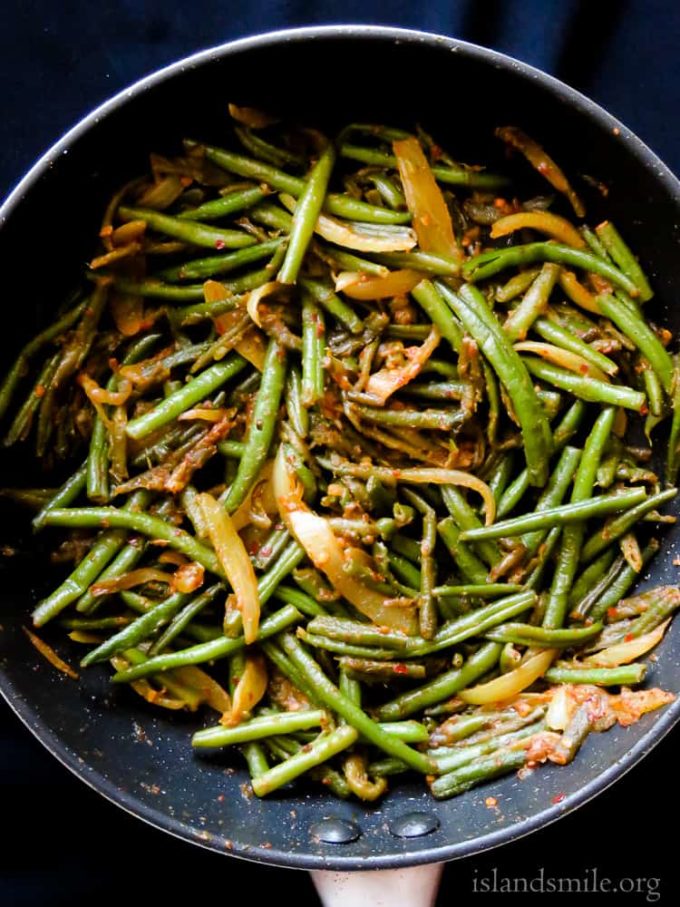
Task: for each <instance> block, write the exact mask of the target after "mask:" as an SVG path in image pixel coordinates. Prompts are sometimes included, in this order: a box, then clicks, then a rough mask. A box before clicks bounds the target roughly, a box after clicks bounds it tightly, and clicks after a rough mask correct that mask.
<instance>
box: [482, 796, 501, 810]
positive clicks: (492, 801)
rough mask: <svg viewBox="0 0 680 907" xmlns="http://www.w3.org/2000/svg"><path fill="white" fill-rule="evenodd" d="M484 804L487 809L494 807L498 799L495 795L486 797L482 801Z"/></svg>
mask: <svg viewBox="0 0 680 907" xmlns="http://www.w3.org/2000/svg"><path fill="white" fill-rule="evenodd" d="M484 806H486V807H487V809H494V807H496V806H498V800H497V799H496V798H495V797H487V798H486V800H485V801H484Z"/></svg>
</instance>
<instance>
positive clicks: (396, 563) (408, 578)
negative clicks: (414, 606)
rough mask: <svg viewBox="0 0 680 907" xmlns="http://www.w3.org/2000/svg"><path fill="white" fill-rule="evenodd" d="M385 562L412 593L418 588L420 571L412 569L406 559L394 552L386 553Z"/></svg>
mask: <svg viewBox="0 0 680 907" xmlns="http://www.w3.org/2000/svg"><path fill="white" fill-rule="evenodd" d="M387 562H388V564H389V567H390V569H391V570H393V571H394V573H395V574H396V576H397V577H398V578H399V579H400V580H401V582H402V583H406V585H407V586H408V587H410V588H411V589H413V590H414V592H415V591H417V590H418V589H419V588H420V584H421V581H422V577H421V574H420V570H418V568H417V567H414V566H413V564H412V563H411V562H410V561H409V560H408V559H407V558H405V557H402V556H401V555H400V554H395V553H394V551H388V553H387Z"/></svg>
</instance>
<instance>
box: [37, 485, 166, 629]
mask: <svg viewBox="0 0 680 907" xmlns="http://www.w3.org/2000/svg"><path fill="white" fill-rule="evenodd" d="M147 500H148V496H147V492H137V493H136V494H134V495H132V497H131V498H130V500H129V501H128V503H127V504H126V505H125V507H124V508H123V509H122V510H120V511H119V510H116V509H115V508H114V507H112V508H110V509H111V510H112V511H113V512H114V513H116V514H119V516H120V517H121V518H122V519H123V520H125V519H131V520H134V519H135V518H136V517H145V516H146V514H143V513H138V512H136V510H135V508H137V507H139V506H144V502H145V501H147ZM73 512H74V511H72V510H60V509H58V508H54V509H53V510H50V511H48V512H47V513H45V516H44V520H43V524H42V525H44V526H51V525H55V524H54V523H53V522H52V521H53V519H54V517H55V516H56V517H57V518H58V517H59V515H60V514H71V513H73ZM76 512H77V511H76ZM90 526H95V527H97V528H99V527H100V526H102V524H101V523H100V522H97V523H90ZM124 543H125V533H124V532H122V531H120V530H119V529H117V528H116V527H113V528H111V529H109V527H108V526H107V527H106V531H105V532H103V533H102V534H101V535H100V536H99V538H98V539H97V540H96V542H95V543H94V545H93V546H92V547H91V548H90V550H89V551H88V553H87V554H86V555H85V557H84V558H83V559H82V560H81V561H80V563H79V564H78V566H77V567H76V568H75V570H74V571H73V572H72V573H71V575H70V576H69V577H67V579H65V580H64V582H63V583H62V584H61V585H60V586H59V587H58V588H57V589H55V590H54V592H52V594H51V595H49V596H48V597H47V598H45V599H43V600H42V601H41V602H40V604H39V605H38V606H37V607H36V608H35V609H34V610H33V614H32V618H33V624H34V625H35V626H36V627H42V626H43V625H44V624H46V623H47V621H49V620H52V618H53V617H56V616H57V614H59V613H61V611H63V610H64V608H66V607H67V606H68V605H70V604H71V603H72V602H74V601H75V600H76V599H78V598H80V596H81V595H82V594H83V593H84V592H85V591H86V590H87V588H88V586H90V585H91V584H92V583H93V582H95V580H96V579H97V577H98V576H99V575H100V573H101V572H102V570H103V569H104V567H106V565H107V564H108V563H109V561H111V560H112V559H113V558H114V557H115V555H116V554H117V553H118V551H119V550H120V549H121V548H122V547H123V544H124Z"/></svg>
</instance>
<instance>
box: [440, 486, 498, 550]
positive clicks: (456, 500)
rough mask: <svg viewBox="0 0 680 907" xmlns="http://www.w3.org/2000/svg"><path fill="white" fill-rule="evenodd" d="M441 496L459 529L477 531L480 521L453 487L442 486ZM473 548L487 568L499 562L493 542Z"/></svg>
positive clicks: (462, 496)
mask: <svg viewBox="0 0 680 907" xmlns="http://www.w3.org/2000/svg"><path fill="white" fill-rule="evenodd" d="M441 495H442V499H443V501H444V504H445V505H446V509H447V510H448V511H449V513H450V514H451V516H452V517H453V519H454V520H455V523H456V525H457V526H458V528H459V529H478V528H479V527H480V526H481V525H482V521H481V520H480V519H479V517H478V516H477V514H476V513H475V511H474V510H473V509H472V507H471V506H470V505H469V504H468V502H467V500H466V499H465V496H464V495H463V493H462V492H461V491H460V489H459V488H456V486H455V485H442V487H441ZM473 547H474V549H475V551H477V553H478V554H479V556H480V557H481V558H482V560H483V561H485V562H486V563H487V564H488V565H489V567H494V566H495V565H496V564H498V563H499V562H500V560H501V557H502V555H501V551H500V548H499V547H498V545H497V544H496V543H495V542H481V543H480V544H479V545H474V546H473Z"/></svg>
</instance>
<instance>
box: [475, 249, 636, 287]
mask: <svg viewBox="0 0 680 907" xmlns="http://www.w3.org/2000/svg"><path fill="white" fill-rule="evenodd" d="M537 261H551V262H554V263H555V264H560V265H561V264H564V265H570V266H571V267H574V268H582V269H583V270H584V271H588V272H590V273H592V274H599V275H600V277H604V278H605V279H606V280H609V281H611V283H613V284H614V285H615V286H617V287H620V288H621V289H622V290H625V291H626V293H630V295H631V296H637V295H638V290H637V287H636V286H635V284H634V283H633V282H632V280H630V278H629V277H627V276H626V275H625V274H624V273H623V272H622V271H619V269H618V268H615V267H614V266H613V265H611V264H609V263H608V262H606V261H603V260H602V259H601V258H598V257H597V256H596V255H593V254H592V253H591V252H584V251H583V250H582V249H574V248H572V247H571V246H565V245H563V244H562V243H556V242H536V243H527V244H526V245H521V246H508V247H507V248H505V249H492V250H491V251H490V252H482V254H481V255H476V256H475V257H474V258H470V259H468V260H467V261H466V262H465V264H464V265H463V276H464V277H465V278H466V280H471V281H477V280H484V279H485V278H487V277H492V276H493V275H494V274H498V273H499V271H504V270H505V268H507V267H510V266H511V265H519V266H522V265H532V264H535V263H536V262H537Z"/></svg>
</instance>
